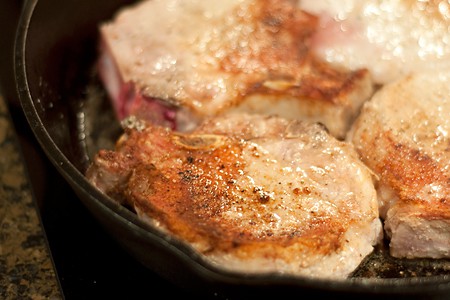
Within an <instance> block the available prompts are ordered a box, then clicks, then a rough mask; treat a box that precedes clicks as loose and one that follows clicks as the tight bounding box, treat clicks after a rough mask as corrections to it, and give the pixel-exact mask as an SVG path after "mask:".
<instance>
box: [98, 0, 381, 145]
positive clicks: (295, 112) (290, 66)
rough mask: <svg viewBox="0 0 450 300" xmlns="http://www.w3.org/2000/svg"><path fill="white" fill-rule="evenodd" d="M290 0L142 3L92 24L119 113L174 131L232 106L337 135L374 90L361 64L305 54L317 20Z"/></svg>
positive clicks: (101, 65) (101, 71)
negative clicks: (338, 64)
mask: <svg viewBox="0 0 450 300" xmlns="http://www.w3.org/2000/svg"><path fill="white" fill-rule="evenodd" d="M296 2H297V1H291V0H264V1H262V0H257V1H250V0H231V1H210V0H195V1H180V0H150V1H148V0H147V1H140V2H138V3H137V4H135V5H133V6H127V7H125V8H123V9H122V10H121V11H120V12H119V13H118V14H117V15H116V16H115V17H114V18H113V19H112V20H110V21H109V22H105V23H103V24H101V26H100V32H101V37H102V39H101V40H102V43H101V55H100V59H99V74H100V77H101V79H102V81H103V82H104V85H105V87H106V89H107V91H108V93H109V95H110V97H111V99H112V101H113V103H114V107H115V109H116V112H117V116H118V118H119V119H123V118H124V117H125V116H128V115H130V114H132V115H136V116H140V117H141V118H145V119H147V120H152V121H154V122H156V123H158V124H162V125H165V126H168V127H171V128H176V129H177V130H178V131H181V130H190V129H192V128H193V127H195V126H196V124H197V123H198V122H199V121H200V120H202V119H203V118H204V117H207V116H214V115H218V114H222V113H225V112H228V111H230V110H235V111H241V112H251V113H261V114H262V113H270V114H278V115H280V116H283V117H285V118H289V119H305V120H312V121H317V122H321V123H323V124H324V125H326V126H327V127H328V129H329V131H330V132H331V133H332V134H333V135H335V136H336V137H338V138H343V137H344V136H345V133H346V132H347V130H348V129H349V127H350V125H351V122H352V121H353V120H354V117H355V116H356V114H357V113H358V112H359V108H360V106H361V104H362V103H363V102H364V101H365V100H367V99H368V98H369V97H370V96H371V95H372V92H373V85H372V79H371V76H370V74H369V72H367V70H365V69H363V68H358V69H354V70H347V69H344V68H342V67H334V66H331V65H329V64H327V63H325V62H324V61H321V60H319V59H317V58H316V57H315V56H313V55H311V51H309V44H310V38H311V36H312V33H313V32H314V31H315V30H316V28H317V18H316V17H315V16H313V15H311V14H308V13H305V12H304V11H302V10H300V9H299V8H298V7H297V4H296Z"/></svg>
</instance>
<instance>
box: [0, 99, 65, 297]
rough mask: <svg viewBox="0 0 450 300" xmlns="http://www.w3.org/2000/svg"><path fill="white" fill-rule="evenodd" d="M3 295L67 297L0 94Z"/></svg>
mask: <svg viewBox="0 0 450 300" xmlns="http://www.w3.org/2000/svg"><path fill="white" fill-rule="evenodd" d="M0 298H1V299H33V300H39V299H63V298H64V297H63V296H62V292H61V288H60V285H59V282H58V279H57V276H56V272H55V268H54V266H53V263H52V258H51V255H50V251H49V247H48V244H47V240H46V237H45V232H44V230H43V227H42V225H41V222H40V216H39V213H38V208H37V205H36V203H35V201H34V197H33V191H32V188H31V184H30V181H29V176H28V171H27V169H26V165H25V162H24V160H23V154H22V150H21V148H20V143H19V141H18V139H17V136H16V133H15V130H14V125H13V123H12V120H11V116H10V113H9V111H8V106H7V104H6V103H5V100H4V98H3V97H2V96H1V95H0Z"/></svg>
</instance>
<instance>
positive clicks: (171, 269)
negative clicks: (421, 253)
mask: <svg viewBox="0 0 450 300" xmlns="http://www.w3.org/2000/svg"><path fill="white" fill-rule="evenodd" d="M130 2H132V1H129V0H96V1H88V0H83V1H82V0H66V1H61V0H39V1H38V0H30V1H27V2H26V3H25V5H24V8H23V12H22V16H21V19H20V21H19V26H18V31H17V37H16V45H15V75H16V81H17V90H18V93H19V98H20V102H21V105H22V108H23V110H24V113H25V115H26V117H27V120H28V122H29V125H30V127H31V129H32V131H33V132H34V134H35V136H36V137H37V139H38V141H39V143H40V145H41V146H42V148H43V150H44V151H45V153H46V155H47V156H48V157H49V159H50V161H51V162H52V163H53V164H54V165H55V167H56V168H57V170H58V171H59V172H60V173H61V174H62V176H63V177H64V178H65V179H66V180H67V182H68V183H69V184H70V186H71V187H72V188H73V190H74V191H75V192H76V194H77V196H78V197H79V199H80V200H81V201H82V203H83V204H84V205H85V206H86V207H87V208H88V209H89V211H90V212H91V213H92V214H93V215H94V217H95V218H96V219H97V220H98V221H99V223H100V224H101V225H102V226H104V227H105V228H106V230H107V232H109V233H110V234H111V235H112V236H113V237H114V238H115V240H116V241H117V242H118V243H119V244H120V245H121V246H122V247H124V249H126V250H127V251H128V252H129V253H130V254H131V255H132V256H133V257H135V258H136V260H138V261H139V262H141V263H142V264H143V265H144V266H146V267H148V268H150V269H152V270H153V271H155V272H157V273H158V274H160V275H161V276H162V277H164V278H165V279H167V280H169V281H171V282H173V283H175V284H177V285H178V286H180V287H181V288H185V289H187V290H189V291H192V292H194V293H196V294H197V295H198V296H199V297H213V298H215V299H231V300H232V299H248V298H260V299H272V298H273V297H283V296H286V297H295V298H302V297H304V296H305V295H314V296H316V297H319V296H332V297H338V296H345V297H350V298H362V297H366V298H373V299H379V298H389V297H392V298H396V299H398V298H402V297H404V298H405V299H406V298H408V299H411V298H413V299H422V298H423V299H433V298H436V299H447V298H450V261H449V260H427V259H422V260H399V259H393V258H391V257H390V256H389V255H388V254H387V251H386V246H385V245H381V246H380V247H379V248H378V249H376V251H374V253H373V255H371V256H370V257H368V259H367V260H366V261H364V262H363V264H362V265H361V267H360V268H358V270H356V271H355V272H354V274H353V275H352V276H351V278H349V279H346V280H343V281H333V280H316V279H311V278H300V277H293V276H283V275H273V274H267V275H259V276H256V275H245V274H237V273H230V272H225V271H223V270H221V269H220V268H217V267H214V266H211V265H209V264H208V263H207V262H206V261H204V260H203V259H202V257H200V256H199V255H197V253H196V252H195V251H193V250H192V249H191V248H190V247H189V245H186V244H184V243H182V242H180V241H177V240H174V239H173V238H172V237H171V236H168V235H166V234H163V233H162V232H160V231H159V230H158V229H156V228H153V227H150V226H149V225H147V224H144V223H143V222H141V221H140V220H139V219H138V218H137V217H136V215H135V214H134V213H132V212H130V211H129V210H127V209H126V208H124V207H122V206H120V205H118V204H116V203H115V202H114V201H112V200H111V199H110V198H108V197H107V196H105V195H104V194H102V193H100V192H99V191H98V190H97V189H95V188H94V187H93V186H92V185H90V184H89V182H88V181H87V180H86V178H85V177H84V175H83V174H84V171H85V170H86V168H87V166H88V164H89V162H90V157H92V155H93V153H95V152H96V151H97V150H98V149H99V148H100V147H111V146H112V143H113V141H114V140H115V138H116V137H117V136H118V134H119V133H120V126H119V124H118V122H117V121H116V120H115V118H114V115H113V111H112V108H111V106H110V105H109V102H108V100H107V97H106V94H105V91H104V90H103V88H102V86H101V84H100V83H99V81H98V77H97V73H96V69H95V61H96V57H97V41H98V31H97V29H98V24H99V22H101V21H104V20H107V19H109V18H111V17H112V15H113V13H114V12H115V11H116V10H117V9H118V8H119V7H121V6H123V5H126V4H129V3H130ZM149 291H150V292H151V282H150V283H149Z"/></svg>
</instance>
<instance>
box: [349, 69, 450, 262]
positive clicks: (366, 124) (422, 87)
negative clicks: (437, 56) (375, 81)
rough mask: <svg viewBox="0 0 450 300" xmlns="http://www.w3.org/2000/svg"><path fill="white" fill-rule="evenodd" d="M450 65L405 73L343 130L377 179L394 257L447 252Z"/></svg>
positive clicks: (449, 229)
mask: <svg viewBox="0 0 450 300" xmlns="http://www.w3.org/2000/svg"><path fill="white" fill-rule="evenodd" d="M449 83H450V70H449V71H441V72H432V73H430V72H428V73H421V74H414V75H411V76H407V77H405V78H403V79H401V80H399V81H397V82H395V83H392V84H389V85H386V86H385V87H383V88H382V89H381V90H380V91H379V92H377V93H376V94H375V96H374V97H373V98H372V99H371V100H370V101H369V102H367V103H366V104H365V105H364V107H363V109H362V112H361V115H360V116H359V118H358V119H357V121H356V122H355V124H354V127H353V128H352V131H351V132H350V133H349V137H348V139H349V140H351V141H352V142H353V143H354V145H355V146H356V149H357V151H358V152H359V153H360V155H361V158H362V160H363V161H364V162H365V163H366V164H367V165H368V166H369V167H370V168H371V169H372V170H373V171H374V172H375V173H376V175H377V176H378V177H379V182H378V185H377V186H378V198H379V204H380V216H381V217H382V218H383V219H384V220H385V230H386V233H387V236H388V237H389V238H390V253H391V254H392V255H393V256H395V257H406V258H413V257H430V258H444V257H445V258H448V257H450V136H449V134H450V84H449Z"/></svg>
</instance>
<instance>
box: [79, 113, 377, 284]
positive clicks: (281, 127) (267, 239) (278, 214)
mask: <svg viewBox="0 0 450 300" xmlns="http://www.w3.org/2000/svg"><path fill="white" fill-rule="evenodd" d="M127 120H129V119H127ZM131 124H132V125H129V126H127V127H126V128H125V134H124V135H123V136H122V138H121V139H120V140H119V141H118V143H117V147H116V149H115V150H114V151H109V150H101V151H100V152H99V153H98V155H97V156H96V157H95V159H94V161H93V164H92V165H91V167H90V168H89V169H88V171H87V174H86V176H87V178H88V179H89V180H90V182H92V183H93V184H94V185H95V186H96V187H98V188H99V189H100V190H102V191H103V192H105V193H106V194H109V195H110V196H112V197H113V198H114V199H116V200H117V201H119V202H121V203H123V204H125V205H128V206H129V207H132V208H133V209H134V210H135V211H136V212H137V214H138V216H139V217H140V218H142V219H144V220H146V221H148V222H150V223H152V224H155V225H156V226H159V227H160V228H162V229H163V230H166V231H167V232H169V233H170V234H173V235H175V236H177V237H178V238H180V239H182V240H184V241H186V242H188V243H189V244H190V245H192V246H193V247H194V248H195V249H196V250H198V251H199V252H200V253H202V254H203V255H204V256H205V257H206V258H208V259H209V260H210V261H211V262H212V263H214V264H217V265H218V266H219V267H221V268H224V269H229V270H233V271H238V272H245V273H264V272H278V273H287V274H295V275H305V276H311V277H315V278H334V279H343V278H346V277H347V276H348V275H349V274H350V273H351V272H352V271H353V270H354V269H355V268H356V267H357V266H358V265H359V264H360V263H361V261H362V260H363V259H364V258H365V257H366V256H367V255H368V254H369V253H371V252H372V250H373V246H374V245H375V244H377V243H378V242H379V241H380V238H381V234H382V228H381V221H380V219H379V215H378V205H377V201H376V192H375V188H374V185H373V180H372V173H371V172H370V171H369V169H368V168H367V167H366V166H365V165H364V164H362V163H361V161H360V160H359V159H358V157H357V153H356V152H355V151H354V149H353V147H352V145H351V144H349V143H345V142H342V141H338V140H337V139H335V138H333V137H332V136H331V135H329V134H328V133H327V132H326V131H325V130H324V128H323V127H322V126H320V125H317V124H309V123H304V122H301V121H288V120H286V119H282V118H278V117H269V116H259V115H245V114H244V115H241V114H233V115H230V116H227V117H222V118H220V117H217V118H214V119H209V120H207V121H205V123H203V124H202V125H200V127H199V128H198V129H196V130H195V131H193V132H191V133H177V132H173V131H171V130H169V129H167V128H166V127H162V126H161V127H158V126H156V125H151V124H150V123H147V124H145V123H143V121H135V122H134V123H131Z"/></svg>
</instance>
